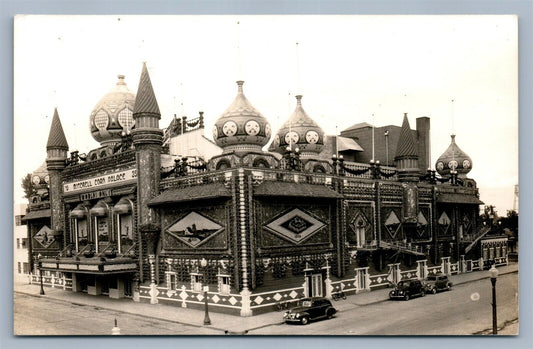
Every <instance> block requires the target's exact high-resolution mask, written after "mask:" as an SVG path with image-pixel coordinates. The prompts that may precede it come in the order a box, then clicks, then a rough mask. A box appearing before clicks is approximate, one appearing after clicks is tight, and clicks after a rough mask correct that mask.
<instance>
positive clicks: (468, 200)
mask: <svg viewBox="0 0 533 349" xmlns="http://www.w3.org/2000/svg"><path fill="white" fill-rule="evenodd" d="M437 202H441V203H446V204H470V205H483V204H484V203H483V201H481V200H479V199H478V198H477V197H475V196H474V195H463V194H440V195H439V196H438V197H437Z"/></svg>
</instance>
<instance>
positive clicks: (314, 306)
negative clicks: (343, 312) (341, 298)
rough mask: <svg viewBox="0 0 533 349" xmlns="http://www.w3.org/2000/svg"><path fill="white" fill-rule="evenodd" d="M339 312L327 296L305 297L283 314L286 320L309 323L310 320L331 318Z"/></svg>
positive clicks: (303, 323)
mask: <svg viewBox="0 0 533 349" xmlns="http://www.w3.org/2000/svg"><path fill="white" fill-rule="evenodd" d="M336 312H337V309H335V308H333V306H332V305H331V302H330V301H329V299H326V298H318V297H315V298H304V299H302V300H300V301H299V302H298V305H297V306H296V307H294V308H291V309H289V310H287V311H286V312H285V313H284V314H283V320H285V322H297V323H301V324H302V325H307V324H308V323H309V321H311V320H316V319H321V318H328V319H331V318H332V317H333V315H335V313H336Z"/></svg>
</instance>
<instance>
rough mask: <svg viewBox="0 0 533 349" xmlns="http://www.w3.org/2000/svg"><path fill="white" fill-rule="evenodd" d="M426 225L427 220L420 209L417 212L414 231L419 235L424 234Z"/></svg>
mask: <svg viewBox="0 0 533 349" xmlns="http://www.w3.org/2000/svg"><path fill="white" fill-rule="evenodd" d="M427 225H428V221H427V220H426V217H425V216H424V214H423V213H422V211H420V212H418V222H417V223H416V231H417V232H418V235H419V236H422V234H424V232H425V231H426V227H427Z"/></svg>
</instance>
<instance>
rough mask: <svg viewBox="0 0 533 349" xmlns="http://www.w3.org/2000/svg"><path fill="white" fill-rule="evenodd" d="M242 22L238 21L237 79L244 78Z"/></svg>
mask: <svg viewBox="0 0 533 349" xmlns="http://www.w3.org/2000/svg"><path fill="white" fill-rule="evenodd" d="M240 24H241V22H240V21H237V79H239V80H242V62H241V26H240Z"/></svg>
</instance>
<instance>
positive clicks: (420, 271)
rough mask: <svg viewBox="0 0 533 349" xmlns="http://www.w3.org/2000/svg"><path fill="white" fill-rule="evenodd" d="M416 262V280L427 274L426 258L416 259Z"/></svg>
mask: <svg viewBox="0 0 533 349" xmlns="http://www.w3.org/2000/svg"><path fill="white" fill-rule="evenodd" d="M416 263H417V264H418V268H417V271H416V276H417V278H418V280H424V279H425V278H426V277H427V275H428V266H427V259H424V260H420V261H416Z"/></svg>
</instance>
